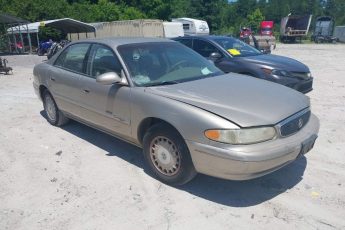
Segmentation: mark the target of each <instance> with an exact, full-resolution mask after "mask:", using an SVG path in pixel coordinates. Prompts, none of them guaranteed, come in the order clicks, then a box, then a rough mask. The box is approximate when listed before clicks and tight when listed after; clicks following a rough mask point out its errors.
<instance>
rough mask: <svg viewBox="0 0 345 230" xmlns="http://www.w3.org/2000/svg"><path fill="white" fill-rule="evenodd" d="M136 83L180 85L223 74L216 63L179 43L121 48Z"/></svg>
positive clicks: (139, 84) (150, 43)
mask: <svg viewBox="0 0 345 230" xmlns="http://www.w3.org/2000/svg"><path fill="white" fill-rule="evenodd" d="M118 51H119V53H120V55H121V57H122V59H123V60H124V62H125V64H126V66H127V68H128V70H129V72H130V75H131V78H132V81H133V82H134V84H135V85H136V86H157V85H167V84H177V83H181V82H186V81H193V80H198V79H203V78H206V77H213V76H218V75H221V74H223V72H222V71H221V70H219V69H218V68H217V67H215V66H214V64H213V63H211V62H209V61H208V60H206V59H204V58H203V57H201V56H200V55H199V54H197V53H196V52H194V51H193V50H191V49H189V48H187V47H185V46H184V45H181V44H179V43H177V42H148V43H137V44H128V45H122V46H119V47H118Z"/></svg>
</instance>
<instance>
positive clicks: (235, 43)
mask: <svg viewBox="0 0 345 230" xmlns="http://www.w3.org/2000/svg"><path fill="white" fill-rule="evenodd" d="M214 41H215V42H216V43H218V44H219V45H220V46H221V47H223V48H224V49H225V50H226V51H227V52H228V53H230V54H231V55H232V56H233V57H247V56H256V55H261V54H262V53H261V52H260V51H259V50H257V49H255V48H254V47H252V46H250V45H248V44H246V43H245V42H242V41H240V40H238V39H235V38H230V37H220V38H215V39H214Z"/></svg>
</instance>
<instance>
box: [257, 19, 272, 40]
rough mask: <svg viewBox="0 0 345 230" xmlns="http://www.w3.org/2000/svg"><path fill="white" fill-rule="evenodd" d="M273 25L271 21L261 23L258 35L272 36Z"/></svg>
mask: <svg viewBox="0 0 345 230" xmlns="http://www.w3.org/2000/svg"><path fill="white" fill-rule="evenodd" d="M273 25H274V23H273V21H262V22H261V23H260V32H259V34H260V35H261V36H273Z"/></svg>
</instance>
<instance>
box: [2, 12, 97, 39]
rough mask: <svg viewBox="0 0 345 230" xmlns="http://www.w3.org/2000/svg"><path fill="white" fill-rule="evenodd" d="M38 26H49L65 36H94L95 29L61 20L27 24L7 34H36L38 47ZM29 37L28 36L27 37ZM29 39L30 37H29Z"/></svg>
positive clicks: (79, 23) (71, 20) (76, 22)
mask: <svg viewBox="0 0 345 230" xmlns="http://www.w3.org/2000/svg"><path fill="white" fill-rule="evenodd" d="M40 26H49V27H52V28H55V29H58V30H60V31H62V32H64V33H66V34H71V33H75V34H78V35H79V34H80V33H85V34H86V37H87V36H88V33H93V34H94V36H96V28H95V27H94V26H93V25H90V24H88V23H84V22H81V21H77V20H74V19H71V18H62V19H55V20H47V21H41V22H34V23H29V24H27V25H25V26H23V25H22V26H15V27H11V28H8V29H7V33H8V34H18V33H27V34H36V37H37V45H39V37H38V32H39V28H40ZM28 36H29V35H28ZM29 37H30V36H29Z"/></svg>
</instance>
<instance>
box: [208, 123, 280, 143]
mask: <svg viewBox="0 0 345 230" xmlns="http://www.w3.org/2000/svg"><path fill="white" fill-rule="evenodd" d="M205 136H206V137H207V138H208V139H210V140H213V141H218V142H222V143H228V144H234V145H239V144H254V143H258V142H263V141H268V140H272V139H273V138H274V137H275V136H276V130H275V129H274V128H273V127H260V128H248V129H224V130H221V129H209V130H206V131H205Z"/></svg>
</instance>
